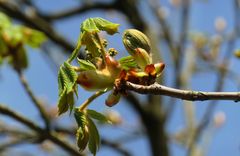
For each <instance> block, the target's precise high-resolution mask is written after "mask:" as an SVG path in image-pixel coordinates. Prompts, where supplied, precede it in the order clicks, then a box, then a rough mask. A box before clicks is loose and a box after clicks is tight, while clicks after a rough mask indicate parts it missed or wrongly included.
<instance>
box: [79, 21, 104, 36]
mask: <svg viewBox="0 0 240 156" xmlns="http://www.w3.org/2000/svg"><path fill="white" fill-rule="evenodd" d="M99 31H100V30H99V29H98V27H97V26H96V23H95V21H94V18H88V19H86V20H85V21H83V22H82V25H81V32H88V33H97V32H99Z"/></svg>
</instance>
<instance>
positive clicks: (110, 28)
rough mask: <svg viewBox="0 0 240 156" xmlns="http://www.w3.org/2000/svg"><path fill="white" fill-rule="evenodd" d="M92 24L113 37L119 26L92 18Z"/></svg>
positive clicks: (101, 19) (98, 18)
mask: <svg viewBox="0 0 240 156" xmlns="http://www.w3.org/2000/svg"><path fill="white" fill-rule="evenodd" d="M94 22H95V23H96V26H97V27H98V29H100V30H102V31H106V32H107V33H108V34H110V35H113V34H115V33H117V32H118V27H119V24H117V23H112V22H110V21H108V20H105V19H103V18H100V17H97V18H94Z"/></svg>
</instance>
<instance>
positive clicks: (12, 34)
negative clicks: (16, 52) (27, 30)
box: [2, 25, 24, 47]
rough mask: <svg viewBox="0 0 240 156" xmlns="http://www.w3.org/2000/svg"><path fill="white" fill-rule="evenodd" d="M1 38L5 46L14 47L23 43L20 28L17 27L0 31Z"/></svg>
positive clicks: (13, 26)
mask: <svg viewBox="0 0 240 156" xmlns="http://www.w3.org/2000/svg"><path fill="white" fill-rule="evenodd" d="M2 35H3V38H4V40H5V42H6V44H7V45H10V46H11V47H16V46H18V45H19V44H22V43H23V38H24V36H23V34H22V27H21V26H19V25H11V26H9V27H6V28H4V29H3V31H2Z"/></svg>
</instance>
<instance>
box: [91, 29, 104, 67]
mask: <svg viewBox="0 0 240 156" xmlns="http://www.w3.org/2000/svg"><path fill="white" fill-rule="evenodd" d="M94 35H95V37H96V39H97V41H98V43H99V45H100V47H101V49H100V50H101V53H102V59H103V65H104V66H106V58H105V57H106V53H107V52H106V50H105V48H104V46H103V43H102V41H101V38H100V37H99V35H98V33H95V34H94Z"/></svg>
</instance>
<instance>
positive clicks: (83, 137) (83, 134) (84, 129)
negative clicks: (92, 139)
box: [74, 109, 91, 151]
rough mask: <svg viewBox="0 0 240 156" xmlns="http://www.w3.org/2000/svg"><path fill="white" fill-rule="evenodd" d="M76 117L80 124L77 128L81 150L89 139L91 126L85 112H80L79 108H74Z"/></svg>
mask: <svg viewBox="0 0 240 156" xmlns="http://www.w3.org/2000/svg"><path fill="white" fill-rule="evenodd" d="M74 117H75V120H76V122H77V124H78V130H77V145H78V148H79V151H83V150H84V149H85V148H86V146H87V144H88V141H89V135H91V134H90V133H89V128H88V121H87V120H88V119H87V116H86V115H85V113H84V112H80V111H79V110H78V109H75V110H74Z"/></svg>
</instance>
